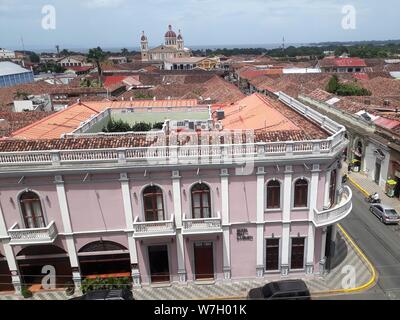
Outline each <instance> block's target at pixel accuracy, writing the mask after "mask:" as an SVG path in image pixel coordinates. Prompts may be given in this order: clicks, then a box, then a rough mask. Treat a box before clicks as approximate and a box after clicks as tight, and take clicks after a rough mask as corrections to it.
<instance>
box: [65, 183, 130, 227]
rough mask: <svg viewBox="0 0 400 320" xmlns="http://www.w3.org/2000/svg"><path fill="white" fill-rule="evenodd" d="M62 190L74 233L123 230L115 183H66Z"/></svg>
mask: <svg viewBox="0 0 400 320" xmlns="http://www.w3.org/2000/svg"><path fill="white" fill-rule="evenodd" d="M65 190H66V194H67V201H68V207H69V212H70V217H71V223H72V229H73V231H74V232H79V231H92V230H115V229H125V228H126V222H125V214H124V208H123V201H122V192H121V184H120V183H119V182H118V181H115V182H99V183H83V184H69V183H66V185H65Z"/></svg>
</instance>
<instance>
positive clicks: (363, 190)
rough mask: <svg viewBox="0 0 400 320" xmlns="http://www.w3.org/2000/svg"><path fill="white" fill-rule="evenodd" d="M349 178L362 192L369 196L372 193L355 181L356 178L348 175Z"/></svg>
mask: <svg viewBox="0 0 400 320" xmlns="http://www.w3.org/2000/svg"><path fill="white" fill-rule="evenodd" d="M348 179H349V180H350V182H351V183H352V184H353V185H354V186H355V187H356V188H357V189H359V190H360V191H361V192H362V193H364V195H366V196H367V197H368V196H369V195H370V194H369V192H368V191H367V190H365V189H364V188H363V187H361V186H360V185H359V184H358V183H357V182H355V181H354V179H353V178H352V177H348Z"/></svg>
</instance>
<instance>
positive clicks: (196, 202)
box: [191, 183, 211, 219]
mask: <svg viewBox="0 0 400 320" xmlns="http://www.w3.org/2000/svg"><path fill="white" fill-rule="evenodd" d="M191 193H192V216H193V218H194V219H204V218H211V200H210V188H209V187H208V186H207V185H206V184H204V183H198V184H195V185H194V186H193V187H192V191H191Z"/></svg>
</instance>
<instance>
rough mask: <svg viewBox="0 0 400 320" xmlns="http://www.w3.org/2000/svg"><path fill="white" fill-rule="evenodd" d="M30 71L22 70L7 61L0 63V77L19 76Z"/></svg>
mask: <svg viewBox="0 0 400 320" xmlns="http://www.w3.org/2000/svg"><path fill="white" fill-rule="evenodd" d="M30 71H31V70H28V69H25V68H22V67H21V66H20V65H18V64H16V63H12V62H9V61H3V62H0V77H2V76H8V75H11V74H19V73H26V72H30Z"/></svg>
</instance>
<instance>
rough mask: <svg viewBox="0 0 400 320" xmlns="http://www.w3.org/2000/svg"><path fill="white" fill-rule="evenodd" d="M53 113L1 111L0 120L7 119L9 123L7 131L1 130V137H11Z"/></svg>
mask: <svg viewBox="0 0 400 320" xmlns="http://www.w3.org/2000/svg"><path fill="white" fill-rule="evenodd" d="M51 114H52V112H38V111H32V112H12V111H1V112H0V119H5V120H6V121H7V123H8V128H7V129H6V130H0V137H1V136H9V135H10V134H11V133H12V132H14V131H17V130H19V129H21V128H24V127H26V126H28V125H30V124H32V123H35V122H37V121H39V120H41V119H43V118H45V117H48V116H49V115H51Z"/></svg>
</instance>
